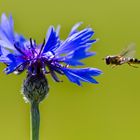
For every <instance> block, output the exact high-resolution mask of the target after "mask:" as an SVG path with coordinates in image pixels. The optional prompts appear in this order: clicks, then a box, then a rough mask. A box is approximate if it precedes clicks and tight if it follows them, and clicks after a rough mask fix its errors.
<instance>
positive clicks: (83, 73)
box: [61, 68, 102, 86]
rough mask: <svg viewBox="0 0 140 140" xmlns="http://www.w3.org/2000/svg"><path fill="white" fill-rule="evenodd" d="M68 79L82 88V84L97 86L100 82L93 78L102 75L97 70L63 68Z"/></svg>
mask: <svg viewBox="0 0 140 140" xmlns="http://www.w3.org/2000/svg"><path fill="white" fill-rule="evenodd" d="M61 70H62V71H63V72H64V74H65V75H66V76H67V77H68V79H69V80H70V81H71V82H73V83H76V84H77V85H79V86H81V85H82V84H81V82H90V83H95V84H97V83H98V82H97V81H96V80H95V79H94V78H93V77H92V76H98V75H100V74H101V73H102V71H101V70H99V69H96V68H77V69H70V68H62V69H61Z"/></svg>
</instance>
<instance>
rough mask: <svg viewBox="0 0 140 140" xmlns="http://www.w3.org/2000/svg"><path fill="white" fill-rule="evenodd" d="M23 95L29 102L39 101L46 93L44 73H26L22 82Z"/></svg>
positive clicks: (47, 90)
mask: <svg viewBox="0 0 140 140" xmlns="http://www.w3.org/2000/svg"><path fill="white" fill-rule="evenodd" d="M22 90H23V95H24V98H25V99H26V100H27V101H28V102H30V103H33V102H36V103H40V102H41V101H42V100H43V99H44V98H45V97H46V96H47V94H48V92H49V86H48V82H47V79H46V77H45V75H43V74H36V75H31V74H28V75H27V77H26V79H25V80H24V82H23V89H22Z"/></svg>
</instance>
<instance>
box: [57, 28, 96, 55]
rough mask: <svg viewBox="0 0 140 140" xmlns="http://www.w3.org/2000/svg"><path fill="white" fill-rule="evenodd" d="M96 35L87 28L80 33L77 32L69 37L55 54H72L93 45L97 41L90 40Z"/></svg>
mask: <svg viewBox="0 0 140 140" xmlns="http://www.w3.org/2000/svg"><path fill="white" fill-rule="evenodd" d="M93 34H94V32H93V30H92V29H91V28H86V29H84V30H82V31H80V32H77V33H75V34H73V35H71V36H69V37H68V38H67V39H66V40H65V41H64V42H63V43H62V44H61V45H60V47H59V48H58V49H56V51H55V54H56V55H61V54H66V53H70V52H72V51H75V50H77V49H78V48H80V47H83V46H84V45H91V44H92V43H93V42H95V40H90V38H91V37H92V35H93Z"/></svg>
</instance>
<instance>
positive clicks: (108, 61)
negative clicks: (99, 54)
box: [106, 57, 110, 65]
mask: <svg viewBox="0 0 140 140" xmlns="http://www.w3.org/2000/svg"><path fill="white" fill-rule="evenodd" d="M106 64H107V65H109V64H110V57H107V58H106Z"/></svg>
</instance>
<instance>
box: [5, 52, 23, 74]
mask: <svg viewBox="0 0 140 140" xmlns="http://www.w3.org/2000/svg"><path fill="white" fill-rule="evenodd" d="M7 57H8V58H9V59H10V60H11V62H10V63H9V64H8V66H7V68H6V69H5V70H4V71H5V73H6V74H9V73H12V72H14V71H15V70H16V69H17V68H18V67H19V66H20V65H22V64H23V63H24V62H25V60H23V59H21V58H20V57H16V56H14V55H13V54H9V55H8V56H7Z"/></svg>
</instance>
